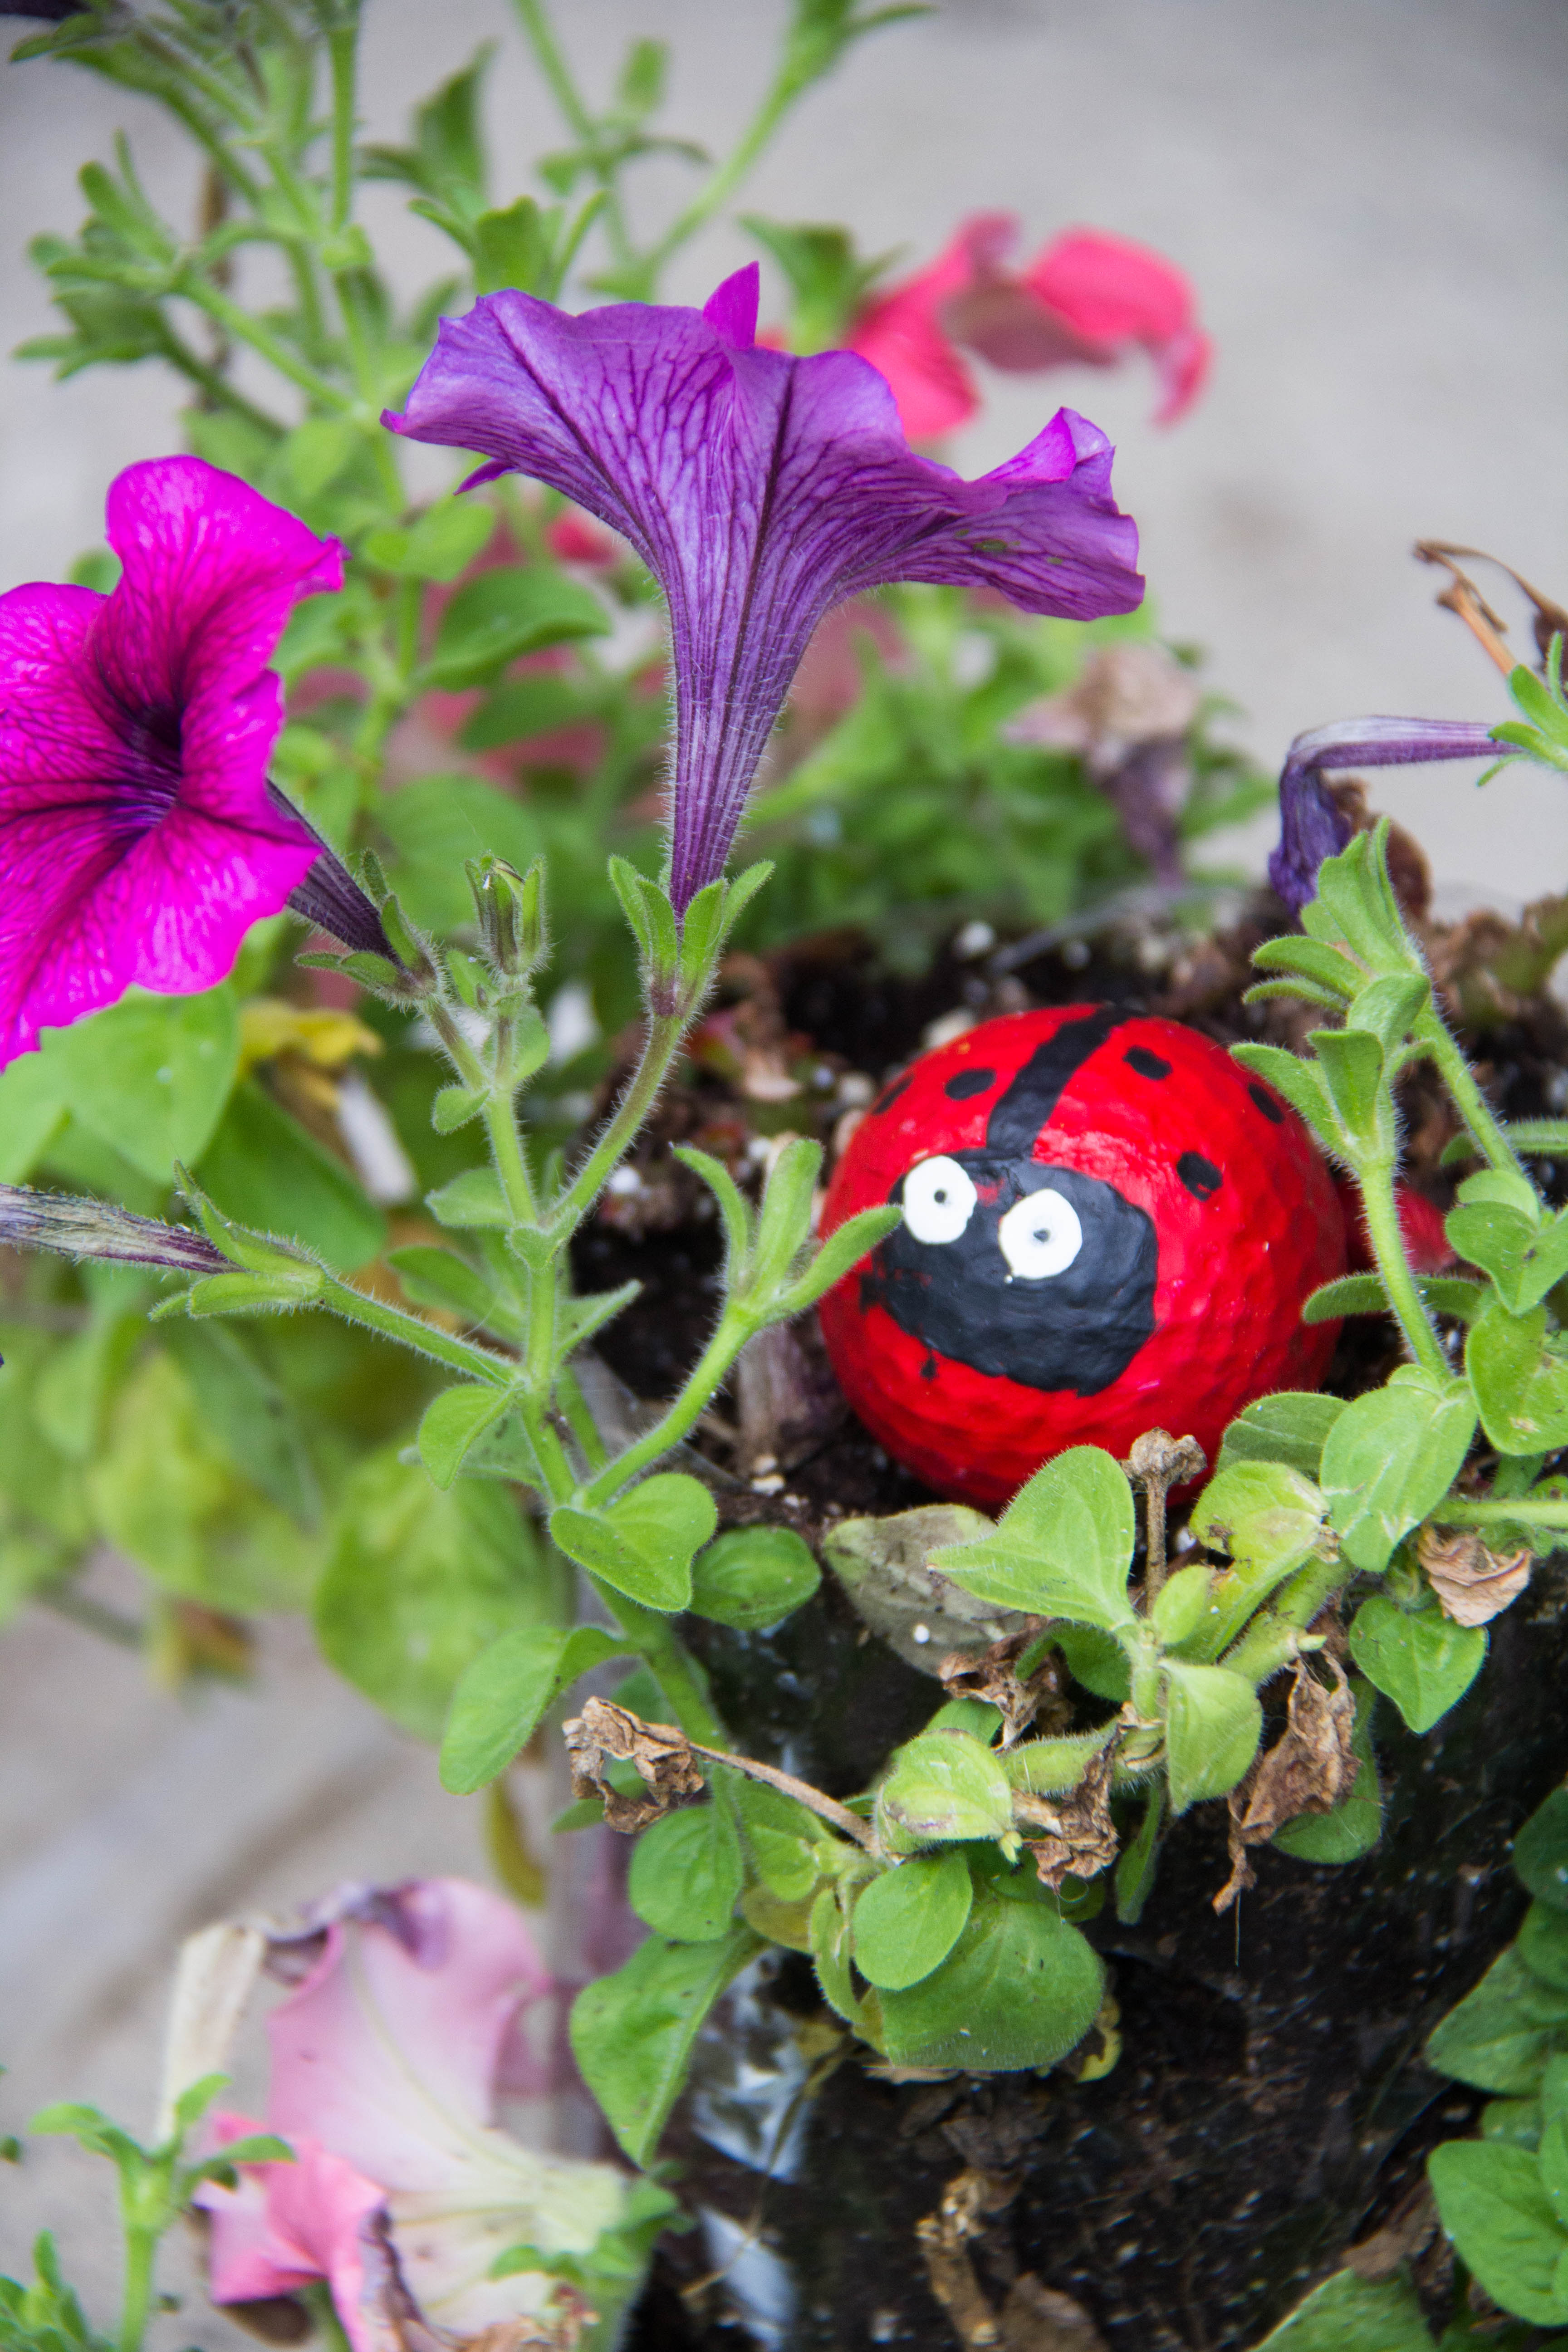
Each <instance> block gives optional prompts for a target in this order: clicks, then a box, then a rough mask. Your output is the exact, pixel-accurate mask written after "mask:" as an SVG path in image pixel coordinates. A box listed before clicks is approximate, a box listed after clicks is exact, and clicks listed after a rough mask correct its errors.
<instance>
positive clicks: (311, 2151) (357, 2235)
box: [195, 2113, 401, 2352]
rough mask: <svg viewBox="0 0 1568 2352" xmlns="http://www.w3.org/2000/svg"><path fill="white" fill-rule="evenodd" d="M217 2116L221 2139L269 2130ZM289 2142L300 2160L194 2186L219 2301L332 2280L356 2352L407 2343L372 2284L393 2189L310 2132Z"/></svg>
mask: <svg viewBox="0 0 1568 2352" xmlns="http://www.w3.org/2000/svg"><path fill="white" fill-rule="evenodd" d="M212 2123H213V2130H214V2137H215V2138H216V2143H217V2146H218V2147H220V2148H221V2147H228V2146H229V2145H230V2143H231V2142H232V2141H234V2140H237V2139H244V2138H247V2137H249V2135H250V2134H251V2133H253V2132H258V2131H260V2130H261V2129H262V2126H261V2125H259V2124H258V2123H254V2122H252V2121H251V2120H250V2119H249V2118H248V2117H247V2116H237V2115H232V2114H223V2113H218V2114H216V2115H215V2116H213V2118H212ZM290 2145H291V2146H292V2147H293V2150H294V2158H295V2160H294V2162H293V2163H292V2164H281V2163H279V2164H247V2166H246V2167H245V2168H244V2169H243V2170H242V2172H241V2174H240V2178H239V2186H238V2187H237V2189H224V2188H221V2187H220V2186H219V2185H218V2183H217V2182H216V2181H207V2182H205V2184H204V2185H203V2187H202V2188H201V2189H198V2190H197V2192H196V2198H195V2201H196V2203H197V2204H198V2205H199V2206H200V2207H201V2208H202V2210H203V2211H204V2212H205V2214H206V2215H207V2217H208V2221H209V2224H210V2228H211V2236H210V2239H209V2241H208V2249H207V2262H208V2289H209V2292H210V2293H211V2295H212V2299H213V2301H214V2302H215V2303H255V2302H258V2301H260V2300H261V2299H262V2298H263V2297H264V2296H267V2295H274V2294H294V2293H295V2291H296V2290H297V2289H298V2288H300V2287H302V2286H310V2284H312V2283H313V2282H314V2281H315V2280H317V2279H325V2280H327V2281H328V2282H329V2284H331V2290H332V2301H333V2303H334V2304H335V2305H336V2306H337V2310H338V2315H339V2317H340V2318H341V2319H342V2323H343V2326H344V2327H345V2328H346V2329H347V2331H348V2335H349V2340H350V2341H351V2343H352V2344H353V2347H354V2352H401V2338H400V2337H399V2336H397V2335H396V2334H395V2333H394V2332H393V2328H392V2326H391V2321H390V2315H388V2314H386V2313H385V2312H384V2310H378V2308H377V2305H378V2303H379V2302H380V2300H381V2299H380V2298H379V2296H377V2294H375V2292H374V2288H375V2285H376V2284H379V2272H380V2264H379V2263H377V2261H376V2260H375V2253H376V2251H377V2233H376V2229H375V2225H376V2224H377V2222H378V2221H379V2222H381V2223H383V2224H384V2219H385V2212H386V2192H385V2191H384V2189H379V2188H378V2187H377V2186H376V2184H375V2182H374V2180H367V2179H365V2178H364V2176H363V2173H359V2172H356V2171H355V2170H354V2168H353V2165H351V2164H347V2163H345V2162H344V2161H343V2159H342V2157H339V2156H331V2155H329V2154H328V2152H327V2150H326V2149H325V2148H324V2147H322V2146H321V2142H320V2141H319V2140H315V2139H312V2138H310V2137H309V2136H308V2135H307V2134H305V2133H300V2134H297V2135H296V2136H295V2137H294V2138H293V2139H292V2140H291V2142H290Z"/></svg>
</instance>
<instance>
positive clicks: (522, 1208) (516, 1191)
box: [484, 1037, 538, 1225]
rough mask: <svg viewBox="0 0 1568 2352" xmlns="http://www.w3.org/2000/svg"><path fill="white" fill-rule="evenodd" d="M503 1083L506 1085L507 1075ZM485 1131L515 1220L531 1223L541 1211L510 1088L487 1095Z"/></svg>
mask: <svg viewBox="0 0 1568 2352" xmlns="http://www.w3.org/2000/svg"><path fill="white" fill-rule="evenodd" d="M498 1044H499V1046H500V1059H501V1060H503V1061H504V1060H506V1059H507V1058H508V1055H507V1053H506V1045H507V1040H506V1039H505V1038H504V1037H503V1038H501V1039H500V1040H498ZM502 1076H503V1084H504V1074H502ZM484 1120H485V1132H486V1134H487V1135H488V1136H489V1139H490V1151H491V1154H492V1156H493V1157H494V1160H495V1164H496V1174H497V1176H498V1177H499V1178H500V1188H501V1191H502V1192H504V1193H505V1195H506V1204H507V1207H508V1208H509V1209H510V1211H511V1214H512V1221H513V1223H516V1224H520V1225H531V1224H532V1223H533V1221H534V1218H535V1216H536V1215H537V1214H538V1211H537V1208H536V1205H535V1202H534V1198H533V1181H532V1179H531V1177H530V1175H529V1172H528V1159H527V1155H526V1154H525V1152H524V1150H523V1148H522V1135H521V1130H520V1129H519V1127H518V1123H517V1116H516V1113H515V1112H514V1111H513V1109H512V1105H511V1096H510V1089H508V1090H507V1091H505V1092H502V1091H501V1090H500V1088H492V1090H491V1091H490V1093H489V1094H488V1095H487V1096H486V1097H485V1110H484Z"/></svg>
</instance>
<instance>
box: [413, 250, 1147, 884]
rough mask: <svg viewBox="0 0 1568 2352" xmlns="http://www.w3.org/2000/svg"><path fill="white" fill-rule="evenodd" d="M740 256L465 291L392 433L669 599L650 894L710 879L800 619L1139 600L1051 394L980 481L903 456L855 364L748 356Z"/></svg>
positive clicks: (1123, 607) (1089, 611)
mask: <svg viewBox="0 0 1568 2352" xmlns="http://www.w3.org/2000/svg"><path fill="white" fill-rule="evenodd" d="M757 282H758V278H757V269H756V265H755V264H754V263H753V264H752V267H751V268H746V269H742V270H740V271H738V272H737V273H736V275H735V276H734V277H733V278H728V279H727V280H726V281H725V283H724V284H723V285H722V286H721V287H720V288H719V289H718V291H717V293H716V294H714V295H713V297H712V299H710V302H709V303H708V305H707V308H706V309H705V310H676V309H668V308H664V307H661V306H656V305H652V304H643V303H614V304H611V305H609V306H608V307H606V308H605V309H603V310H588V311H585V312H584V314H583V315H582V316H581V317H579V318H573V317H570V316H569V315H568V314H567V313H566V312H565V311H563V310H556V309H554V308H553V307H552V305H551V304H550V303H548V302H541V301H537V300H535V299H534V298H533V297H532V296H531V295H528V294H520V293H512V292H507V293H501V294H490V295H487V296H486V297H485V298H484V299H482V300H481V301H479V302H478V303H476V304H475V306H474V308H473V310H470V311H469V312H468V316H467V317H466V318H464V319H459V320H445V321H443V323H442V327H441V332H440V337H439V340H438V341H437V346H436V350H435V352H434V353H433V354H432V356H431V357H430V359H428V360H427V361H426V364H425V366H424V368H423V370H422V371H421V373H420V375H419V377H418V380H417V382H416V383H415V386H414V389H413V391H412V392H411V393H410V394H409V396H408V407H407V410H406V412H405V415H402V416H394V415H390V414H389V415H387V417H386V420H385V421H386V423H387V424H388V425H390V426H391V427H392V428H393V430H394V431H395V432H398V433H405V434H408V435H410V436H412V437H413V438H414V439H415V440H417V441H434V442H438V443H443V444H445V445H447V446H450V447H454V448H459V449H478V450H482V451H484V452H485V453H486V454H487V455H488V456H489V458H490V459H491V461H492V462H491V463H490V464H489V466H487V467H483V468H482V469H481V471H480V472H479V474H476V475H475V476H474V477H473V479H474V481H476V482H477V481H481V480H489V479H490V478H492V477H493V476H494V475H496V474H501V473H508V472H512V471H516V472H519V473H525V474H531V475H533V476H535V477H536V478H538V479H539V480H541V481H543V482H548V483H549V484H551V485H552V488H556V489H559V490H563V491H564V492H565V494H566V495H567V497H569V498H571V499H575V500H576V502H577V504H578V505H579V506H581V507H585V508H586V509H588V511H589V512H590V513H591V514H595V515H597V516H598V517H599V519H600V520H601V521H603V522H605V523H608V524H609V525H610V527H611V529H612V530H618V531H620V532H621V533H622V534H623V536H624V537H625V538H626V539H628V540H629V541H631V543H632V545H633V547H634V548H636V550H637V553H638V554H639V555H640V556H641V557H642V558H643V560H644V562H646V563H647V565H648V567H649V568H650V570H651V571H652V572H654V573H655V574H656V576H657V577H658V581H659V583H660V584H661V586H662V587H663V589H664V592H665V594H666V596H667V597H668V601H669V612H670V629H671V637H672V645H673V652H674V659H675V718H676V742H675V772H674V806H673V812H672V835H673V839H672V845H671V858H670V894H671V897H672V898H673V899H674V901H675V904H676V907H677V908H685V907H686V906H687V905H688V903H689V900H690V899H691V898H692V897H693V895H694V893H695V892H697V891H698V890H700V889H701V888H702V887H703V886H704V884H706V883H709V882H711V881H713V880H714V879H716V877H718V876H719V874H720V873H721V871H722V869H723V864H724V859H725V857H726V856H727V854H728V852H729V849H730V845H731V842H732V841H733V839H734V835H735V829H736V827H737V825H738V824H739V823H740V820H741V813H742V807H743V806H744V803H745V798H746V794H747V792H748V791H749V789H750V787H751V783H752V777H753V776H754V775H755V773H756V769H757V764H758V761H760V760H761V758H762V756H763V750H764V748H765V746H766V744H767V740H768V736H769V734H770V732H771V730H772V729H773V722H774V720H775V719H777V717H778V714H779V711H780V710H781V709H782V708H783V705H784V696H785V695H786V694H787V693H788V691H789V686H790V681H791V679H792V678H793V677H794V676H795V669H796V667H797V666H798V664H799V661H800V658H801V656H802V654H803V653H804V652H805V647H806V643H807V640H808V639H809V637H810V635H811V633H812V631H813V630H814V629H815V628H816V624H817V623H818V621H820V620H821V618H822V617H823V615H824V614H825V613H826V612H828V611H829V610H830V609H831V607H832V606H834V605H835V604H839V603H841V602H842V601H843V600H844V599H845V598H846V597H848V596H854V595H857V594H858V593H860V592H861V591H862V590H863V589H868V588H875V587H879V586H880V585H882V584H883V583H886V582H889V581H894V580H923V581H935V582H942V583H952V584H955V585H960V586H963V587H970V588H984V589H990V590H992V591H994V592H996V593H1000V594H1002V595H1003V596H1005V597H1006V598H1007V599H1008V600H1009V601H1010V602H1011V603H1013V604H1018V605H1021V606H1022V607H1023V609H1024V610H1025V611H1026V612H1030V613H1054V614H1065V615H1067V616H1068V617H1069V618H1071V619H1074V620H1092V619H1094V618H1096V617H1098V616H1099V615H1100V614H1107V613H1126V612H1131V610H1132V609H1133V607H1134V606H1135V605H1136V604H1139V603H1140V601H1141V600H1142V594H1143V583H1142V580H1141V579H1140V577H1139V575H1138V572H1137V571H1136V569H1135V568H1134V567H1135V565H1136V562H1137V531H1136V530H1135V528H1134V526H1133V524H1132V523H1131V520H1129V519H1128V518H1127V517H1126V516H1125V515H1123V514H1121V513H1120V512H1119V511H1118V509H1117V507H1116V504H1115V502H1114V500H1113V499H1112V498H1111V495H1110V460H1111V454H1112V453H1111V448H1110V443H1109V442H1108V441H1107V439H1106V438H1105V436H1104V435H1103V434H1102V433H1100V431H1099V430H1098V429H1097V428H1096V427H1095V426H1094V425H1090V424H1089V423H1088V422H1087V421H1086V420H1085V419H1084V418H1083V417H1081V416H1075V415H1073V414H1072V412H1071V411H1070V410H1068V409H1062V410H1060V411H1059V412H1058V415H1056V416H1055V417H1054V418H1053V420H1052V422H1051V423H1050V424H1049V425H1047V427H1046V429H1045V431H1044V432H1043V433H1042V434H1040V435H1039V436H1038V437H1037V439H1036V440H1034V441H1032V442H1031V443H1030V444H1029V446H1028V447H1027V448H1026V449H1024V450H1022V451H1020V453H1019V455H1018V456H1017V457H1012V458H1010V459H1009V460H1008V461H1007V463H1006V464H1005V465H1004V466H999V467H996V469H995V471H994V473H990V474H986V475H984V477H983V478H981V479H980V480H979V481H976V482H965V481H963V480H962V479H961V478H960V477H959V476H958V475H956V474H954V473H952V472H951V471H950V470H949V468H948V467H945V466H939V465H936V464H933V463H932V462H931V460H930V459H929V458H925V457H917V456H916V455H915V454H914V452H913V451H912V450H911V449H910V446H909V445H908V443H907V442H906V440H905V438H904V436H903V432H902V429H901V428H900V424H899V416H898V410H897V408H896V407H895V405H894V403H893V397H892V394H891V393H890V392H889V389H888V386H887V384H886V383H885V382H884V381H883V379H882V377H881V376H880V375H879V373H878V372H877V371H876V369H875V368H873V367H871V366H870V365H869V364H868V362H866V361H865V360H863V359H860V358H858V357H857V356H856V355H855V354H854V353H853V352H820V353H818V354H817V355H816V357H815V358H811V359H795V358H792V357H791V356H790V355H789V354H788V353H786V352H774V351H768V350H765V349H759V348H758V346H757V343H756V341H755V337H756V324H757Z"/></svg>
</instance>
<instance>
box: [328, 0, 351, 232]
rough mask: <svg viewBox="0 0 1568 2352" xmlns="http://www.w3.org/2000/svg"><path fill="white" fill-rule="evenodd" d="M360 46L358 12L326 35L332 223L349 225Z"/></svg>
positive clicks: (340, 225) (333, 224) (343, 225)
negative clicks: (357, 63) (330, 140)
mask: <svg viewBox="0 0 1568 2352" xmlns="http://www.w3.org/2000/svg"><path fill="white" fill-rule="evenodd" d="M358 47H359V12H358V10H357V9H356V10H355V12H354V16H353V22H352V23H351V24H347V25H340V26H336V27H335V28H334V30H333V31H331V32H330V33H329V34H328V35H327V56H328V58H329V60H330V63H331V76H332V226H333V227H334V228H343V227H346V226H347V224H348V218H349V215H350V213H351V212H352V211H353V188H354V81H355V64H356V58H357V51H358Z"/></svg>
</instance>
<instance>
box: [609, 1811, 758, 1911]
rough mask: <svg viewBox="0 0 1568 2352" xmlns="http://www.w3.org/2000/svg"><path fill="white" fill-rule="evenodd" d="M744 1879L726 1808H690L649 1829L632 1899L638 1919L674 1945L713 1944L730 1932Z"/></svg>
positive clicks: (630, 1887) (635, 1860)
mask: <svg viewBox="0 0 1568 2352" xmlns="http://www.w3.org/2000/svg"><path fill="white" fill-rule="evenodd" d="M744 1880H745V1874H744V1870H743V1868H742V1861H741V1843H740V1838H739V1835H738V1833H737V1832H736V1829H735V1824H734V1822H733V1820H732V1819H731V1814H730V1811H729V1808H728V1807H727V1806H725V1805H719V1804H712V1805H690V1806H688V1807H686V1808H685V1809H684V1810H683V1811H680V1812H679V1813H667V1814H666V1815H665V1817H664V1819H663V1820H662V1821H658V1822H653V1823H652V1825H651V1826H650V1827H649V1828H647V1829H646V1830H644V1832H643V1833H642V1835H641V1837H639V1838H638V1840H637V1848H636V1851H635V1852H634V1853H633V1855H632V1866H631V1875H630V1878H629V1879H628V1881H627V1890H626V1891H627V1894H628V1895H629V1896H630V1899H631V1906H632V1909H633V1910H634V1911H635V1912H636V1913H637V1917H638V1918H639V1919H641V1920H644V1921H645V1922H646V1923H647V1926H648V1927H652V1928H654V1929H655V1930H657V1932H658V1934H659V1935H661V1936H666V1937H668V1938H669V1939H670V1940H671V1941H672V1942H674V1943H679V1944H711V1943H716V1942H717V1941H718V1940H719V1938H720V1937H723V1936H727V1935H728V1934H729V1932H730V1926H731V1918H732V1916H733V1914H734V1909H735V1906H736V1904H737V1902H738V1901H739V1900H740V1895H741V1889H742V1885H743V1884H744Z"/></svg>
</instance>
